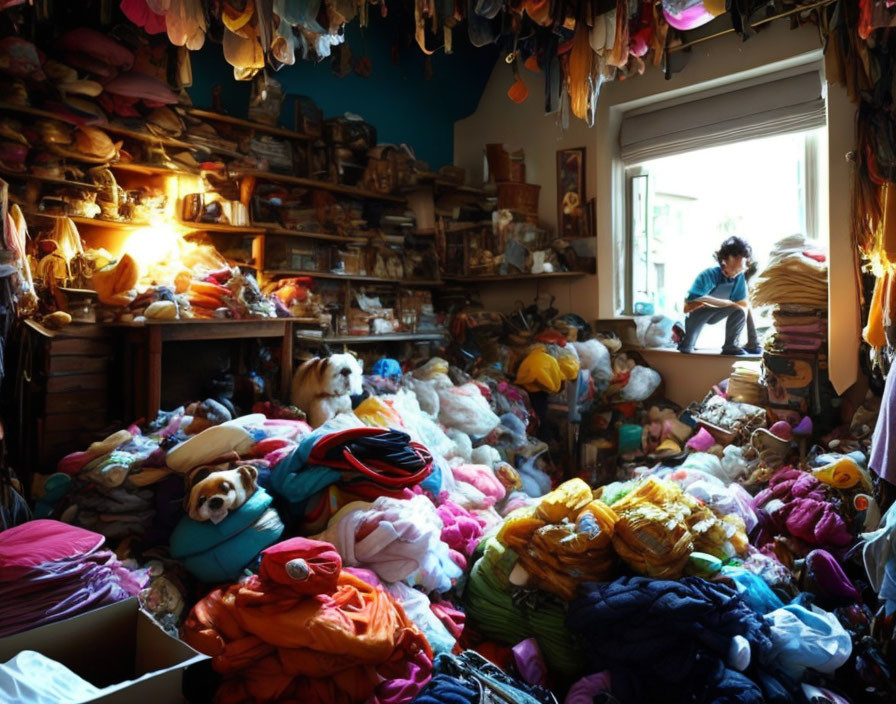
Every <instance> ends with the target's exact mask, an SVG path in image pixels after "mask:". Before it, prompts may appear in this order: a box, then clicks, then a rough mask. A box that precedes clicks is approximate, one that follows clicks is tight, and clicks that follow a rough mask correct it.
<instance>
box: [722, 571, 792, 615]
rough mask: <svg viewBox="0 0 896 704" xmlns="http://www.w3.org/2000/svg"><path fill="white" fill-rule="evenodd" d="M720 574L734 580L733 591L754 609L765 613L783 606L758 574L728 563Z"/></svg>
mask: <svg viewBox="0 0 896 704" xmlns="http://www.w3.org/2000/svg"><path fill="white" fill-rule="evenodd" d="M722 575H723V576H725V577H727V578H728V579H730V580H731V581H733V582H734V589H735V591H736V592H737V593H738V594H740V596H741V598H742V599H743V600H744V601H745V602H747V604H748V605H749V607H750V608H751V609H753V610H754V611H758V612H759V613H761V614H767V613H769V612H770V611H774V610H775V609H780V608H783V607H784V602H783V601H781V599H780V597H778V595H777V594H775V593H774V592H773V591H772V588H771V587H770V586H768V582H766V581H765V580H764V579H763V578H762V577H760V576H759V575H757V574H754V573H753V572H750V571H749V570H747V569H745V568H743V567H734V566H730V565H726V566H725V567H723V568H722Z"/></svg>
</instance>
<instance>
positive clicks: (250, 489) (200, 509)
mask: <svg viewBox="0 0 896 704" xmlns="http://www.w3.org/2000/svg"><path fill="white" fill-rule="evenodd" d="M256 479H258V470H257V469H255V467H252V466H250V465H241V466H239V467H234V468H233V469H228V470H223V471H218V472H212V473H210V474H208V475H207V476H206V477H205V478H203V479H201V480H200V481H198V482H196V483H195V484H194V485H193V487H192V488H191V489H190V493H189V496H188V498H187V512H188V513H189V515H190V518H192V519H193V520H194V521H211V522H212V523H220V522H221V521H223V520H224V519H225V518H227V514H228V513H229V512H231V511H235V510H236V509H238V508H239V507H240V506H242V505H243V504H244V503H246V501H248V499H249V497H250V496H252V494H254V493H255V489H256V487H257V485H256Z"/></svg>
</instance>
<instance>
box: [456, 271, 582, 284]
mask: <svg viewBox="0 0 896 704" xmlns="http://www.w3.org/2000/svg"><path fill="white" fill-rule="evenodd" d="M582 276H588V272H587V271H546V272H543V273H541V274H524V273H519V274H488V275H485V276H475V275H471V276H445V277H444V280H445V281H446V282H448V281H450V282H456V283H480V282H481V283H485V282H491V281H519V280H528V279H573V278H581V277H582Z"/></svg>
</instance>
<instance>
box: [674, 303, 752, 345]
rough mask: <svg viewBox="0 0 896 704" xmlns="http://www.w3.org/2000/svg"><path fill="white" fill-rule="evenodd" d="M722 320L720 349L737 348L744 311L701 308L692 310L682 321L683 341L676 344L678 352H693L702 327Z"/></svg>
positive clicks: (742, 326) (731, 308)
mask: <svg viewBox="0 0 896 704" xmlns="http://www.w3.org/2000/svg"><path fill="white" fill-rule="evenodd" d="M723 320H724V321H725V346H724V347H723V348H722V349H723V350H732V349H735V348H737V347H739V345H738V340H739V339H740V334H741V332H742V331H743V329H744V324H745V323H746V320H747V314H746V311H745V310H744V309H743V308H741V307H740V306H727V307H725V308H710V307H709V306H702V307H700V308H697V310H692V311H691V312H690V313H688V315H687V317H686V318H685V319H684V339H682V341H681V342H679V343H678V349H679V351H681V352H691V351H693V349H694V345H695V344H696V343H697V338H698V337H699V335H700V331H701V330H702V329H703V326H704V325H707V324H708V325H714V324H715V323H720V322H722V321H723Z"/></svg>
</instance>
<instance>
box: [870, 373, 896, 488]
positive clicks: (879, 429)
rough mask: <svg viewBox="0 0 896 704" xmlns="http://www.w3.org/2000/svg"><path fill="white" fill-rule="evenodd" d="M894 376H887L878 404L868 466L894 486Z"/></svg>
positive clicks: (895, 396)
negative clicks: (878, 410)
mask: <svg viewBox="0 0 896 704" xmlns="http://www.w3.org/2000/svg"><path fill="white" fill-rule="evenodd" d="M894 379H896V374H887V383H886V385H885V386H884V395H883V398H881V402H880V413H879V414H878V416H877V425H876V426H875V428H874V435H872V436H871V457H870V458H869V460H868V466H869V467H871V469H872V470H874V471H875V472H876V473H877V474H878V476H880V478H881V479H885V480H886V481H888V482H889V483H890V484H896V435H894V434H893V432H892V431H893V428H894V427H896V381H894Z"/></svg>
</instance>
